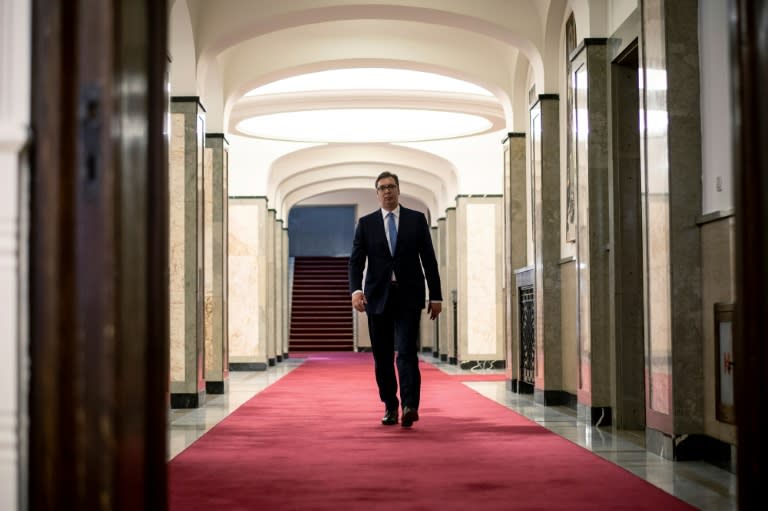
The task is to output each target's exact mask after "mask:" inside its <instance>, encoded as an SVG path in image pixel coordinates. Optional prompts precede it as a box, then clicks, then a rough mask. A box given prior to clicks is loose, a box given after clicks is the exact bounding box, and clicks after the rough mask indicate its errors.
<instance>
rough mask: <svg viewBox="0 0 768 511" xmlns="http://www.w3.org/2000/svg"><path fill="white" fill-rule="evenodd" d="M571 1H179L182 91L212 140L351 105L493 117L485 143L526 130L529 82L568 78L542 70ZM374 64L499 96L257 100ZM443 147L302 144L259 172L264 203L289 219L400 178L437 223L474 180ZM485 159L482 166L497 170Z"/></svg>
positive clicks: (176, 69) (398, 94)
mask: <svg viewBox="0 0 768 511" xmlns="http://www.w3.org/2000/svg"><path fill="white" fill-rule="evenodd" d="M571 1H576V2H577V3H578V2H579V1H580V0H571ZM568 4H569V2H568V1H567V0H515V1H510V0H477V1H473V2H467V1H465V0H398V1H394V0H368V1H366V2H365V3H362V2H356V1H353V0H291V1H285V2H275V1H273V0H227V1H222V2H210V1H207V0H175V1H174V2H172V11H171V51H172V53H173V55H172V59H173V61H172V64H171V74H172V78H171V81H172V94H174V95H177V94H178V95H182V94H183V95H191V94H192V93H190V92H189V90H188V89H189V88H190V87H191V86H193V87H195V88H196V94H194V95H198V96H200V98H201V102H202V103H203V104H204V105H205V107H206V109H207V131H208V132H222V133H225V134H238V135H243V133H242V132H238V131H237V126H238V124H239V123H240V122H241V121H243V120H244V119H246V118H248V117H250V116H263V115H266V114H270V113H280V112H292V111H299V110H318V109H321V108H338V107H341V106H345V107H347V108H350V107H353V108H364V107H365V108H378V109H391V108H401V109H423V110H430V111H441V112H458V113H463V114H471V115H474V116H479V117H482V118H484V119H487V120H488V127H487V128H486V130H485V132H484V133H488V132H492V133H496V132H498V134H499V135H501V134H504V133H506V132H507V131H526V128H527V127H526V126H525V125H522V121H523V120H524V119H525V116H524V115H523V111H525V109H527V92H528V91H527V88H528V86H529V83H528V82H527V79H526V77H533V80H534V81H535V83H536V84H537V91H539V92H547V87H548V86H549V82H553V83H554V81H555V80H556V79H557V78H558V76H557V73H556V72H554V71H556V69H555V70H554V71H550V70H549V69H546V67H545V64H544V62H545V59H547V58H548V55H552V54H554V53H555V52H556V50H557V47H558V44H559V40H560V37H559V36H560V34H559V33H557V34H554V35H551V34H547V31H553V30H554V31H559V30H560V27H561V25H562V23H561V19H560V18H561V17H562V16H563V15H564V13H565V11H566V10H567V8H566V7H567V5H568ZM552 41H555V42H554V43H553V42H552ZM190 62H194V65H195V69H194V70H190V68H191V67H192V66H191V65H190ZM363 67H368V68H390V69H410V70H416V71H424V72H430V73H436V74H440V75H443V76H446V77H451V78H456V79H460V80H464V81H467V82H470V83H473V84H476V85H478V86H480V87H483V88H485V89H486V90H488V91H490V92H491V93H492V94H493V96H479V95H473V94H460V93H451V92H445V93H439V94H438V93H429V92H425V91H401V90H397V91H394V90H380V91H376V90H373V91H371V90H345V91H343V92H338V91H322V92H320V91H317V92H311V91H310V92H303V93H301V94H296V93H294V94H291V93H287V94H271V95H268V96H260V97H259V96H256V97H250V96H249V97H246V96H245V94H246V93H247V92H248V91H250V90H252V89H254V88H256V87H259V86H261V85H265V84H267V83H271V82H274V81H276V80H280V79H283V78H287V77H290V76H295V75H299V74H305V73H311V72H316V71H323V70H333V69H349V68H363ZM549 75H554V76H549ZM190 82H193V85H190ZM552 90H553V91H556V90H557V89H555V88H554V87H553V89H552ZM179 91H183V92H179ZM247 138H248V137H237V139H238V143H247V142H241V139H242V140H245V139H247ZM470 138H471V137H470ZM500 138H501V137H499V139H500ZM378 142H382V141H378ZM383 142H387V141H383ZM389 142H392V140H390V141H389ZM462 144H463V145H462V146H461V147H462V148H463V147H470V146H471V144H469V145H468V144H467V143H466V142H462ZM438 146H439V144H437V145H435V144H432V145H430V146H429V147H430V149H429V150H427V149H425V150H418V149H414V148H413V144H409V148H405V147H401V146H397V145H395V144H392V143H389V144H387V143H378V144H366V143H357V144H349V143H346V144H345V143H339V144H328V145H321V146H315V147H311V148H309V149H305V147H306V144H303V145H300V146H297V149H296V150H295V151H293V152H291V151H288V152H286V153H285V154H282V155H281V156H279V157H276V158H275V159H274V160H273V161H269V162H263V161H260V162H258V164H255V165H254V166H253V171H254V172H256V171H261V169H265V171H266V172H267V173H268V177H267V179H266V183H267V185H266V188H267V189H266V190H264V191H263V193H265V194H267V196H268V197H269V200H270V204H272V205H274V207H276V209H277V211H278V214H279V215H281V216H282V217H283V218H286V217H287V216H286V215H287V212H288V209H290V207H291V206H292V205H294V204H297V203H298V202H300V201H301V200H305V199H308V198H311V197H314V198H317V197H319V196H321V195H322V194H323V193H331V192H334V191H337V190H345V189H363V190H366V189H370V187H371V186H372V180H373V178H375V176H376V175H377V173H378V172H380V171H381V170H390V169H391V170H394V171H397V173H398V174H399V175H400V178H401V181H403V185H404V186H403V187H402V188H403V194H404V196H406V194H410V195H411V196H413V197H414V198H416V197H418V198H419V200H421V201H422V202H423V204H425V205H426V206H427V207H428V208H430V210H433V214H432V217H433V218H435V219H436V218H438V217H440V216H441V215H442V212H443V211H444V209H445V208H446V207H448V206H450V205H451V204H452V201H454V199H455V196H456V194H457V193H461V190H459V189H458V185H457V183H459V182H466V181H467V179H466V178H464V179H458V178H457V174H461V173H467V172H469V173H470V174H471V173H472V172H474V171H476V169H473V168H457V166H456V165H455V164H454V163H453V162H452V161H451V159H450V157H449V156H445V155H441V154H439V152H434V150H433V149H432V148H434V147H438ZM463 150H464V149H462V151H463ZM499 150H500V149H499ZM481 160H482V159H478V165H480V166H483V165H485V166H487V165H488V163H486V162H482V161H481ZM492 161H495V160H492ZM465 166H466V165H465ZM499 170H500V169H499ZM377 171H378V172H377ZM406 185H407V186H406ZM494 192H495V191H494V190H491V191H489V193H494Z"/></svg>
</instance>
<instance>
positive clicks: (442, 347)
mask: <svg viewBox="0 0 768 511" xmlns="http://www.w3.org/2000/svg"><path fill="white" fill-rule="evenodd" d="M446 229H447V226H446V217H441V218H438V219H437V245H435V252H436V253H437V264H438V267H439V268H440V282H441V284H442V286H443V289H442V292H443V311H442V313H441V314H440V316H438V318H437V339H436V340H435V355H436V357H437V358H439V359H440V360H442V361H446V360H448V308H449V306H450V297H451V290H450V289H449V288H448V265H447V264H446V261H447V259H448V247H447V245H446V240H447V239H448V233H447V232H446Z"/></svg>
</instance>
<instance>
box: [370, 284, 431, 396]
mask: <svg viewBox="0 0 768 511" xmlns="http://www.w3.org/2000/svg"><path fill="white" fill-rule="evenodd" d="M400 298H401V296H400V289H399V288H398V287H397V286H396V284H393V285H392V286H391V288H390V290H389V296H388V298H387V304H386V306H385V307H384V311H383V312H382V313H381V314H368V330H369V332H370V336H371V347H372V348H373V361H374V366H375V371H376V384H377V385H378V387H379V397H380V398H381V401H382V402H383V403H384V406H386V408H387V410H397V409H398V406H399V404H400V403H399V402H398V399H397V378H399V380H400V399H401V400H402V405H403V407H406V406H408V407H411V408H416V409H418V408H419V400H420V398H421V373H420V372H419V356H418V354H419V322H420V320H421V312H422V309H417V308H413V307H403V306H401V303H402V300H401V299H400ZM395 351H396V352H397V377H396V375H395V367H394V366H395Z"/></svg>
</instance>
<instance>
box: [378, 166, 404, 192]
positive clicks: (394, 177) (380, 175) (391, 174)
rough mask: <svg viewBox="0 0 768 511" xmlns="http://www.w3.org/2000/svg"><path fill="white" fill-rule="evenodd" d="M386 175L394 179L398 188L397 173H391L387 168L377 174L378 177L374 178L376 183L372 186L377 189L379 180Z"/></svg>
mask: <svg viewBox="0 0 768 511" xmlns="http://www.w3.org/2000/svg"><path fill="white" fill-rule="evenodd" d="M388 177H391V178H392V179H394V180H395V184H396V185H397V187H398V188H400V180H399V179H398V178H397V174H393V173H391V172H389V171H388V170H385V171H384V172H382V173H381V174H379V177H377V178H376V183H375V184H374V188H377V189H378V187H379V181H381V180H382V179H386V178H388Z"/></svg>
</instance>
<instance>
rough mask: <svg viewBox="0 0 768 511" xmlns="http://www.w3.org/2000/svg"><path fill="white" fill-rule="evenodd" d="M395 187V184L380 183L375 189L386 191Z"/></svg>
mask: <svg viewBox="0 0 768 511" xmlns="http://www.w3.org/2000/svg"><path fill="white" fill-rule="evenodd" d="M395 188H397V185H381V186H379V187H378V188H376V189H377V190H378V191H380V192H386V191H387V190H394V189H395Z"/></svg>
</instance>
